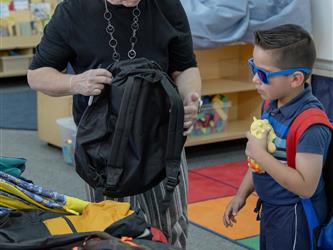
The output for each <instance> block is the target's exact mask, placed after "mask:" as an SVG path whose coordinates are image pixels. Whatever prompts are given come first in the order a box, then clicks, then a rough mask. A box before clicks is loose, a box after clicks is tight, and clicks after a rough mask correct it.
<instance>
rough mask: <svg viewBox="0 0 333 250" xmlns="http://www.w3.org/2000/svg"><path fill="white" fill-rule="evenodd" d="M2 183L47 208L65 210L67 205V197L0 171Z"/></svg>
mask: <svg viewBox="0 0 333 250" xmlns="http://www.w3.org/2000/svg"><path fill="white" fill-rule="evenodd" d="M0 182H4V183H7V184H10V185H12V186H14V187H15V188H17V189H18V190H20V191H21V192H23V193H24V194H25V195H27V196H28V197H30V198H31V199H33V200H34V201H36V202H37V203H39V204H42V205H43V206H45V207H48V208H64V206H65V204H66V196H65V195H63V194H59V193H57V192H54V191H50V190H48V189H45V188H42V187H40V186H37V185H34V184H32V183H29V182H26V181H24V180H22V179H19V178H16V177H14V176H11V175H9V174H6V173H4V172H2V171H0ZM2 193H5V191H4V190H2ZM9 195H10V194H9Z"/></svg>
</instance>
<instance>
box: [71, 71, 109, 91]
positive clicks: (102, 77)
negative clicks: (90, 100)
mask: <svg viewBox="0 0 333 250" xmlns="http://www.w3.org/2000/svg"><path fill="white" fill-rule="evenodd" d="M111 82H112V74H111V72H110V71H108V70H106V69H100V68H99V69H90V70H88V71H85V72H83V73H82V74H78V75H73V76H72V78H71V79H70V89H71V92H72V93H73V94H81V95H85V96H92V95H100V94H101V93H102V90H103V89H104V84H111Z"/></svg>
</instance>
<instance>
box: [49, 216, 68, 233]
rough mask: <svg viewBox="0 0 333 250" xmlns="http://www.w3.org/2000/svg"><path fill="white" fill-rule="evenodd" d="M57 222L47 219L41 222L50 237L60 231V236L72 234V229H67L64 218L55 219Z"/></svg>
mask: <svg viewBox="0 0 333 250" xmlns="http://www.w3.org/2000/svg"><path fill="white" fill-rule="evenodd" d="M56 219H57V220H54V219H49V220H46V221H43V223H44V225H45V226H46V227H47V229H48V230H49V232H50V234H52V235H57V234H59V233H57V232H59V230H61V232H62V233H61V234H71V233H73V231H72V229H71V228H70V227H69V225H68V223H67V221H65V219H64V218H61V217H59V218H56Z"/></svg>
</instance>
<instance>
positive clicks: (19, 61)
mask: <svg viewBox="0 0 333 250" xmlns="http://www.w3.org/2000/svg"><path fill="white" fill-rule="evenodd" d="M39 40H40V36H39V35H35V36H21V37H17V36H13V37H10V36H8V37H1V43H0V77H12V76H24V75H26V74H27V69H28V67H29V65H30V63H31V60H32V57H33V47H35V46H36V44H37V43H38V42H39ZM14 50H15V54H14V55H13V54H10V53H9V51H14Z"/></svg>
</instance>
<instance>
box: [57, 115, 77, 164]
mask: <svg viewBox="0 0 333 250" xmlns="http://www.w3.org/2000/svg"><path fill="white" fill-rule="evenodd" d="M57 124H58V126H59V128H60V135H61V142H62V155H63V157H64V160H65V162H66V163H67V164H70V165H74V152H75V142H76V131H77V128H76V125H75V123H74V120H73V117H64V118H60V119H58V120H57Z"/></svg>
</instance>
